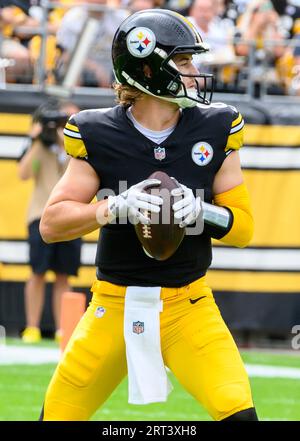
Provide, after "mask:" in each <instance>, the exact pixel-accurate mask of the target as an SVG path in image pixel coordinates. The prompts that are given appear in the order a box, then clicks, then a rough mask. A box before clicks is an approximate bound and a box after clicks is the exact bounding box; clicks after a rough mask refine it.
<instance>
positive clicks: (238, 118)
mask: <svg viewBox="0 0 300 441" xmlns="http://www.w3.org/2000/svg"><path fill="white" fill-rule="evenodd" d="M242 119H243V117H242V115H241V114H240V113H239V114H238V116H237V118H235V119H234V120H233V121H232V123H231V128H233V127H235V126H237V125H238V124H239V123H240V122H241V121H242Z"/></svg>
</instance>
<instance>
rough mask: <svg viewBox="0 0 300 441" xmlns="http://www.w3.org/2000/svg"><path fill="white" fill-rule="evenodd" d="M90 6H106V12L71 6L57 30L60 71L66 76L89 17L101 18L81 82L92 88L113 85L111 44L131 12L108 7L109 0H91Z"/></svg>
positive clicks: (89, 0)
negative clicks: (72, 55) (67, 67)
mask: <svg viewBox="0 0 300 441" xmlns="http://www.w3.org/2000/svg"><path fill="white" fill-rule="evenodd" d="M86 3H88V4H90V5H97V6H103V10H102V11H92V10H90V11H89V10H88V9H87V7H86V6H78V7H74V8H71V9H70V10H69V11H68V12H67V13H66V14H65V15H64V17H63V19H62V22H61V25H60V26H59V28H58V32H57V46H58V47H59V49H61V51H62V54H61V57H60V59H59V61H58V65H59V68H58V74H59V77H60V78H62V77H63V76H64V74H65V68H66V66H67V64H68V62H69V60H70V57H71V54H72V51H73V49H74V48H75V45H76V43H77V41H78V38H79V36H80V34H81V33H82V31H83V28H84V26H85V23H86V21H87V19H88V18H89V17H93V18H96V19H97V20H98V23H99V25H98V31H97V35H96V38H95V39H94V41H93V42H92V44H91V47H90V50H89V55H88V58H87V60H86V62H85V64H84V66H83V70H82V73H81V77H80V80H79V84H80V85H81V86H90V87H110V85H111V81H112V64H111V61H110V56H109V54H110V51H111V43H112V39H113V36H114V33H115V31H116V30H117V28H118V26H119V25H120V24H121V22H122V21H123V20H124V19H125V18H126V16H127V15H128V12H127V11H124V10H118V9H107V10H106V9H105V7H106V6H107V0H87V2H86Z"/></svg>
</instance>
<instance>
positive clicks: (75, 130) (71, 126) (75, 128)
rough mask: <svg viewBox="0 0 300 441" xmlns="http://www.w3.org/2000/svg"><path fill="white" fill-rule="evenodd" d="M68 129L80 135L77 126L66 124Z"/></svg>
mask: <svg viewBox="0 0 300 441" xmlns="http://www.w3.org/2000/svg"><path fill="white" fill-rule="evenodd" d="M66 129H69V130H71V131H72V132H77V133H79V128H78V127H77V126H74V124H70V123H69V122H67V124H66Z"/></svg>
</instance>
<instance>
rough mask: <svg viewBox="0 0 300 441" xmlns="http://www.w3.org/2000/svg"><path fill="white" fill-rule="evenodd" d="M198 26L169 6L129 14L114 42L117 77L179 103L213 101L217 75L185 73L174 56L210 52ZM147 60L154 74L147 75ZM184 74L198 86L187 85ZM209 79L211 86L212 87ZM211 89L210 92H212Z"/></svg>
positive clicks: (123, 81) (113, 58)
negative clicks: (187, 86)
mask: <svg viewBox="0 0 300 441" xmlns="http://www.w3.org/2000/svg"><path fill="white" fill-rule="evenodd" d="M207 51H208V49H207V47H205V45H204V43H203V42H202V39H201V37H200V35H199V33H198V32H197V30H196V29H195V27H194V26H193V25H192V23H190V21H189V20H187V19H186V18H185V17H183V16H182V15H180V14H178V13H176V12H173V11H169V10H166V9H147V10H143V11H139V12H136V13H135V14H133V15H131V16H129V17H127V18H126V19H125V20H124V21H123V23H122V24H121V25H120V27H119V28H118V30H117V32H116V34H115V36H114V39H113V43H112V60H113V66H114V73H115V77H116V81H117V82H118V83H121V84H129V85H131V86H134V87H136V88H137V89H139V90H141V91H143V92H144V93H147V94H149V95H154V96H156V97H158V98H161V99H163V100H167V101H171V102H175V103H177V104H178V106H179V107H182V108H185V107H193V106H195V105H197V103H201V104H210V102H211V99H212V93H213V85H214V79H213V75H211V74H201V73H199V74H197V75H186V74H181V73H180V72H179V71H178V69H177V67H176V64H175V63H174V61H173V60H172V58H173V57H174V56H175V55H176V54H182V53H188V54H192V55H193V54H200V53H203V52H207ZM145 64H147V65H148V66H149V67H150V69H151V72H152V75H151V78H149V77H148V76H146V75H145V73H144V66H145ZM182 77H193V78H194V79H195V88H193V89H187V88H186V87H185V85H184V83H183V81H182ZM208 80H210V83H211V84H210V87H209V88H208V82H209V81H208ZM208 89H210V92H209V93H208V92H207V91H208Z"/></svg>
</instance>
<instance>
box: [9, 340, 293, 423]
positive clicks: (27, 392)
mask: <svg viewBox="0 0 300 441" xmlns="http://www.w3.org/2000/svg"><path fill="white" fill-rule="evenodd" d="M17 343H18V344H20V343H19V342H18V341H16V340H13V341H12V340H11V341H9V342H8V344H14V345H16V344H17ZM43 346H44V347H45V346H46V347H54V346H53V343H52V342H48V343H47V342H43ZM242 357H243V360H244V361H245V363H247V364H248V365H253V364H255V365H257V364H259V365H264V366H281V367H293V368H298V369H299V368H300V358H299V354H295V355H277V354H269V353H262V352H242ZM54 367H55V365H54V364H42V365H0V396H1V400H0V420H1V421H5V420H6V421H7V420H10V421H14V420H37V419H38V416H39V413H40V408H41V405H42V402H43V396H44V393H45V390H46V387H47V385H48V382H49V379H50V377H51V374H52V372H53V370H54ZM170 378H171V381H172V383H173V386H174V390H173V392H172V393H171V395H170V396H169V399H168V402H167V403H158V404H151V405H147V406H135V405H129V404H128V403H127V381H126V380H125V381H124V382H123V383H122V384H121V385H120V386H119V387H118V388H117V389H116V390H115V392H114V393H113V394H112V396H111V397H110V399H109V400H108V401H107V402H106V403H105V405H104V406H103V407H102V409H101V410H98V411H97V413H96V414H95V415H94V417H93V419H94V420H149V421H150V420H156V421H158V420H174V421H176V420H191V421H192V420H200V421H201V420H210V417H209V416H208V415H207V414H206V412H205V411H204V409H202V408H201V407H200V406H199V405H198V403H197V402H196V401H195V400H194V399H193V398H192V397H190V396H189V395H188V394H187V393H186V392H185V391H184V390H183V389H182V387H181V386H180V385H179V384H178V382H177V381H176V379H175V378H174V377H173V376H171V377H170ZM250 381H251V385H252V391H253V397H254V401H255V404H256V408H257V412H258V415H259V418H260V419H261V420H298V421H300V385H299V381H300V380H299V378H298V379H291V378H257V377H255V378H253V377H251V378H250Z"/></svg>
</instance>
